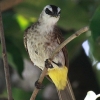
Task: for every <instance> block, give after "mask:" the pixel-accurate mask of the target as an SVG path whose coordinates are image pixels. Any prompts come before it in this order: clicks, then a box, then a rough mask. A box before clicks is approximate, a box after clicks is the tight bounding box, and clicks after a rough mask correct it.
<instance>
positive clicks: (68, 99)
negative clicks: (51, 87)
mask: <svg viewBox="0 0 100 100" xmlns="http://www.w3.org/2000/svg"><path fill="white" fill-rule="evenodd" d="M54 31H55V34H56V38H58V43H59V44H61V43H62V42H63V41H64V38H63V37H62V34H61V31H60V30H59V29H58V28H57V27H55V29H54ZM62 51H63V54H64V57H65V65H66V66H67V67H68V66H69V63H68V62H69V61H68V52H67V48H66V46H65V47H63V49H62ZM57 92H58V96H59V100H75V96H74V93H73V90H72V87H71V84H70V81H69V79H68V83H67V86H66V88H65V89H64V90H61V91H58V90H57Z"/></svg>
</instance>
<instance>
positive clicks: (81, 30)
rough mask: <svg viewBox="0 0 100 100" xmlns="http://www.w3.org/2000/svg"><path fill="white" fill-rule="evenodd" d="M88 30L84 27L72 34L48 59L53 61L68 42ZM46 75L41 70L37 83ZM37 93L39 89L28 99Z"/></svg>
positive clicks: (44, 70)
mask: <svg viewBox="0 0 100 100" xmlns="http://www.w3.org/2000/svg"><path fill="white" fill-rule="evenodd" d="M88 30H89V27H88V26H86V27H84V28H82V29H80V30H78V31H77V32H75V33H74V34H73V35H71V36H70V37H69V38H67V39H66V40H65V41H64V42H63V43H61V44H60V45H59V46H58V47H57V48H56V49H55V50H54V52H53V53H52V55H51V56H50V58H49V59H50V61H52V60H53V58H54V56H55V55H56V54H57V53H58V52H59V51H60V50H61V49H62V48H63V47H64V46H65V45H66V44H68V43H69V42H70V41H72V40H73V39H74V38H76V37H78V36H79V35H81V34H82V33H84V32H86V31H88ZM46 73H47V68H46V67H44V69H43V71H42V73H41V75H40V78H39V80H38V82H39V83H42V81H43V79H44V77H45V75H46ZM38 91H39V89H37V88H35V89H34V91H33V94H32V96H31V99H30V100H35V98H36V95H37V93H38Z"/></svg>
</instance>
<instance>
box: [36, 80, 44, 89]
mask: <svg viewBox="0 0 100 100" xmlns="http://www.w3.org/2000/svg"><path fill="white" fill-rule="evenodd" d="M35 87H36V88H37V89H43V88H44V86H43V85H42V83H39V82H38V80H37V81H36V82H35Z"/></svg>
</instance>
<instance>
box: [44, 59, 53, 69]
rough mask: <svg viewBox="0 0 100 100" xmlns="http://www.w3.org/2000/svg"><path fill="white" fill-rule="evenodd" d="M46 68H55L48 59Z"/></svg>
mask: <svg viewBox="0 0 100 100" xmlns="http://www.w3.org/2000/svg"><path fill="white" fill-rule="evenodd" d="M45 67H46V68H53V66H52V64H51V63H50V61H49V60H48V59H46V61H45Z"/></svg>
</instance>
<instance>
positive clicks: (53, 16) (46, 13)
mask: <svg viewBox="0 0 100 100" xmlns="http://www.w3.org/2000/svg"><path fill="white" fill-rule="evenodd" d="M60 13H61V9H60V8H59V7H57V6H54V5H47V6H45V7H44V9H43V11H42V13H41V14H40V18H39V20H40V21H43V22H44V23H45V22H46V23H49V24H50V23H52V24H55V23H57V21H58V20H59V18H60Z"/></svg>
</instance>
